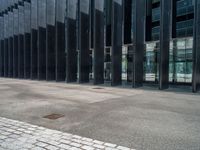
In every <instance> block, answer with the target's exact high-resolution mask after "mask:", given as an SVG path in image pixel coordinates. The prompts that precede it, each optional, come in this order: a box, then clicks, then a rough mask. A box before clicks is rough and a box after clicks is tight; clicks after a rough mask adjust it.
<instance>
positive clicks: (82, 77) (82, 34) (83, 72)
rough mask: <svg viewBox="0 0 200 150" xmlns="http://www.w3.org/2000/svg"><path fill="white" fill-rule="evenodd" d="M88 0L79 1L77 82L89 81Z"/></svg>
mask: <svg viewBox="0 0 200 150" xmlns="http://www.w3.org/2000/svg"><path fill="white" fill-rule="evenodd" d="M89 5H90V1H89V0H80V1H79V35H78V37H79V39H78V41H79V82H80V83H86V82H89V71H90V61H89V59H90V51H89V30H90V28H89V26H90V16H89Z"/></svg>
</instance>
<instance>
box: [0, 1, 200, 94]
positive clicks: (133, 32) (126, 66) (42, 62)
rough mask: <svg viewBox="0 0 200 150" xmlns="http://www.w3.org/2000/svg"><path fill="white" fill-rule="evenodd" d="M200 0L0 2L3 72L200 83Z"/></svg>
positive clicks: (113, 81)
mask: <svg viewBox="0 0 200 150" xmlns="http://www.w3.org/2000/svg"><path fill="white" fill-rule="evenodd" d="M199 28H200V0H0V76H1V77H9V78H20V79H32V80H47V81H58V82H60V81H66V82H67V83H69V82H78V83H93V84H95V85H97V84H105V83H106V84H110V85H112V86H120V85H127V86H132V87H134V88H136V87H141V86H143V84H144V83H150V84H155V85H157V86H158V88H159V89H161V90H163V89H167V88H168V87H169V85H170V84H175V85H188V86H191V88H192V89H193V92H196V91H198V90H199V89H200V29H199Z"/></svg>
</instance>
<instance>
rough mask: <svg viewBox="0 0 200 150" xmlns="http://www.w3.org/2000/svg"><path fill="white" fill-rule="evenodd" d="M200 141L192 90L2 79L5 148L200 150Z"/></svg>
mask: <svg viewBox="0 0 200 150" xmlns="http://www.w3.org/2000/svg"><path fill="white" fill-rule="evenodd" d="M56 117H58V118H56ZM61 140H62V141H61ZM64 141H65V142H64ZM101 141H103V142H101ZM199 141H200V94H199V93H196V94H193V93H191V89H187V88H186V89H184V88H179V89H176V88H170V89H169V90H166V91H158V90H157V87H143V88H139V89H129V88H127V89H126V88H121V87H116V88H113V87H108V86H107V87H106V86H92V85H78V84H65V83H55V82H45V81H29V80H14V79H5V78H0V145H1V149H6V148H9V149H17V148H18V149H22V147H24V149H27V148H33V149H36V148H38V149H42V148H45V149H47V148H52V149H54V148H55V149H62V148H66V149H69V148H72V149H78V148H82V149H84V148H86V149H87V148H88V150H89V147H91V148H96V149H98V148H99V149H101V148H103V149H106V148H107V149H110V148H112V147H115V148H118V149H120V148H122V147H129V148H133V149H136V150H199V149H200V142H199ZM31 142H32V143H31ZM56 142H57V143H56ZM86 143H87V144H86ZM106 143H114V144H106ZM97 145H98V148H97V147H95V146H97ZM118 145H121V147H119V146H118ZM20 146H21V147H20ZM26 146H27V147H26ZM108 147H109V148H108Z"/></svg>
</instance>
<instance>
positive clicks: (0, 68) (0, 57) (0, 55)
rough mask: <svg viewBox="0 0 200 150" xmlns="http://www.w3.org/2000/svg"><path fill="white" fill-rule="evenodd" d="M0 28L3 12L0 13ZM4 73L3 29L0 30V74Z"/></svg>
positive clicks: (2, 27)
mask: <svg viewBox="0 0 200 150" xmlns="http://www.w3.org/2000/svg"><path fill="white" fill-rule="evenodd" d="M0 29H4V23H3V13H2V12H1V13H0ZM3 75H4V30H1V32H0V76H1V77H3Z"/></svg>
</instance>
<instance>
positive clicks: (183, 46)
mask: <svg viewBox="0 0 200 150" xmlns="http://www.w3.org/2000/svg"><path fill="white" fill-rule="evenodd" d="M192 48H193V39H192V38H184V39H174V40H173V41H172V42H171V44H170V65H169V80H170V81H171V82H173V83H191V82H192V65H193V60H192Z"/></svg>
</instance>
